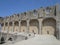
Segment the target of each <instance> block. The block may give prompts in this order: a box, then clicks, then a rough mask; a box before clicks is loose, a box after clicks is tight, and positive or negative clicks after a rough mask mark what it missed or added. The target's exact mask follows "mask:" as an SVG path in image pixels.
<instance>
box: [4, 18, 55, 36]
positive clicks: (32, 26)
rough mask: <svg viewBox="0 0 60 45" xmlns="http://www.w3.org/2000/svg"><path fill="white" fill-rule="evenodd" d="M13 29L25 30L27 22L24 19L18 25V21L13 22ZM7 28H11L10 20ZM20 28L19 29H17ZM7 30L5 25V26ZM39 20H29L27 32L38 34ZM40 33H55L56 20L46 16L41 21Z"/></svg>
mask: <svg viewBox="0 0 60 45" xmlns="http://www.w3.org/2000/svg"><path fill="white" fill-rule="evenodd" d="M14 24H15V25H16V26H14V31H18V30H20V31H21V32H26V30H27V22H26V21H25V20H23V21H21V26H20V27H19V22H18V21H16V22H15V23H14ZM10 25H11V26H10V27H9V30H13V26H12V22H10ZM19 28H21V29H19ZM5 30H7V27H6V28H5ZM38 30H39V21H38V20H37V19H33V20H30V22H29V32H31V33H33V32H34V33H36V34H38ZM41 31H42V34H51V35H56V20H55V19H54V18H46V19H44V20H43V21H42V30H41Z"/></svg>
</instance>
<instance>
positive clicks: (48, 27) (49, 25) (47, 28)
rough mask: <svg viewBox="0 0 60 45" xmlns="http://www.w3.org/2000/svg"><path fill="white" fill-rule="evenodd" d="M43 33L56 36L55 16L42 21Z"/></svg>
mask: <svg viewBox="0 0 60 45" xmlns="http://www.w3.org/2000/svg"><path fill="white" fill-rule="evenodd" d="M42 24H43V27H42V34H50V35H55V36H56V20H55V19H53V18H46V19H44V20H43V22H42Z"/></svg>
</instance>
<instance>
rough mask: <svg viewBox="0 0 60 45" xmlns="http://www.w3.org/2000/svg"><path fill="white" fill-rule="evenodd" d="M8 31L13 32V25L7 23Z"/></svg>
mask: <svg viewBox="0 0 60 45" xmlns="http://www.w3.org/2000/svg"><path fill="white" fill-rule="evenodd" d="M9 31H13V23H12V22H9Z"/></svg>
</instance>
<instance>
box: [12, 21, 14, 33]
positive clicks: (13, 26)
mask: <svg viewBox="0 0 60 45" xmlns="http://www.w3.org/2000/svg"><path fill="white" fill-rule="evenodd" d="M12 26H13V29H12V31H13V32H14V21H13V22H12Z"/></svg>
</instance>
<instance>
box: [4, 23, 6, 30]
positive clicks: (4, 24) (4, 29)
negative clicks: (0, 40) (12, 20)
mask: <svg viewBox="0 0 60 45" xmlns="http://www.w3.org/2000/svg"><path fill="white" fill-rule="evenodd" d="M4 31H6V30H5V22H4Z"/></svg>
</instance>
